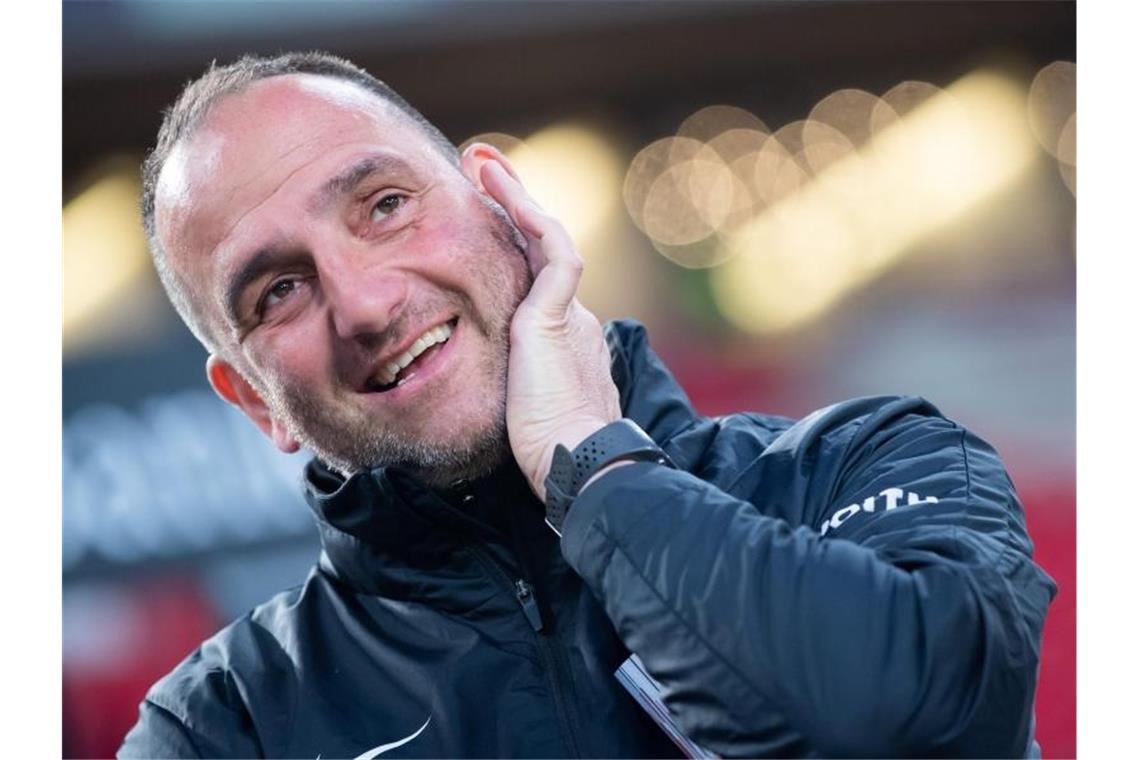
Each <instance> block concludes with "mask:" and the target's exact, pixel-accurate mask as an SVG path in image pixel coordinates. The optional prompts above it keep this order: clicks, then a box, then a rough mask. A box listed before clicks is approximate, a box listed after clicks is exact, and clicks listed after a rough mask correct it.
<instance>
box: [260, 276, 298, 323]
mask: <svg viewBox="0 0 1140 760" xmlns="http://www.w3.org/2000/svg"><path fill="white" fill-rule="evenodd" d="M297 285H298V281H297V280H296V279H282V280H278V281H277V282H275V283H273V284H272V285H271V286H270V287H269V290H267V291H265V295H264V296H262V298H261V302H260V303H258V304H257V313H258V316H261V315H264V314H265V313H266V312H268V311H269V310H271V309H273V308H274V307H276V306H278V305H279V304H280V303H281V302H282V301H284V300H286V299H287V298H289V296H291V295H292V294H293V291H295V290H296V289H297Z"/></svg>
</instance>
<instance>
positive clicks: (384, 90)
mask: <svg viewBox="0 0 1140 760" xmlns="http://www.w3.org/2000/svg"><path fill="white" fill-rule="evenodd" d="M287 74H316V75H319V76H326V77H331V78H333V79H341V80H345V81H348V82H353V83H355V84H357V85H359V86H361V87H363V88H364V89H365V90H367V91H368V92H371V93H373V94H375V95H376V96H378V97H379V98H380V99H381V100H383V101H385V102H387V103H389V104H391V105H393V106H395V107H396V108H397V109H398V110H399V111H400V112H401V113H403V114H404V115H405V116H407V117H409V118H410V119H411V120H412V122H413V123H414V124H415V125H416V126H418V127H419V128H420V129H421V130H422V131H423V132H424V134H426V135H427V137H428V138H429V139H430V140H431V142H432V144H434V145H435V146H436V147H437V148H439V150H440V152H441V153H442V154H443V155H444V157H445V158H447V159H448V161H450V162H451V163H453V164H455V165H456V166H458V164H459V151H458V150H457V149H456V147H455V145H454V144H452V142H451V141H450V140H448V139H447V137H446V136H444V134H443V133H442V132H440V131H439V129H438V128H437V127H436V126H435V125H434V124H432V123H431V122H430V121H428V120H427V119H426V118H424V116H423V114H421V113H420V112H419V111H417V110H416V109H415V108H413V107H412V106H411V105H410V104H409V103H408V101H406V100H404V99H403V98H402V97H401V96H400V94H399V93H397V92H396V91H395V90H393V89H392V88H391V87H389V86H388V85H386V84H384V83H383V82H381V81H380V80H379V79H377V78H376V77H374V76H372V75H371V74H369V73H368V72H367V71H365V70H364V69H362V68H360V67H359V66H357V65H355V64H354V63H351V62H350V61H347V60H345V59H344V58H338V57H337V56H334V55H330V54H328V53H323V52H319V51H313V52H306V53H284V54H282V55H278V56H275V57H272V58H269V57H263V56H252V55H247V56H243V57H242V58H241V59H239V60H237V61H235V62H233V63H230V64H227V65H225V66H219V65H218V64H217V62H216V61H215V62H213V63H211V64H210V68H209V69H207V70H206V73H204V74H203V75H202V76H200V77H198V78H197V79H195V80H193V81H191V82H190V83H188V84H187V85H186V87H185V88H184V89H183V90H182V94H181V95H179V97H178V100H176V101H175V102H174V105H172V106H171V107H170V108H168V109H167V110H166V111H165V113H164V114H163V119H162V126H161V127H160V128H159V130H158V140H157V143H156V144H155V147H154V149H153V150H152V151H151V152H150V153H149V154H148V155H147V157H146V159H145V160H144V161H143V165H142V199H141V206H142V219H143V229H144V230H145V231H146V237H147V241H148V242H149V245H150V254H151V258H152V259H153V260H154V268H155V269H156V270H158V277H159V280H161V281H162V285H163V287H164V288H165V289H166V294H167V295H168V296H169V297H170V301H171V303H172V304H174V308H175V310H176V311H177V312H178V314H179V315H180V316H181V317H182V319H183V321H184V322H185V323H186V326H187V327H189V328H190V331H191V332H192V333H194V336H195V337H196V338H198V340H199V341H200V342H201V343H202V345H204V346H205V347H206V348H207V350H209V351H210V352H211V353H217V350H218V344H217V340H216V339H215V337H214V336H213V335H212V334H211V331H210V329H209V327H208V325H207V324H206V321H205V319H204V315H203V314H202V313H201V312H200V310H199V305H198V302H197V301H196V300H195V299H194V298H193V296H192V294H191V292H190V288H189V287H188V285H187V283H186V282H185V281H184V280H183V278H182V277H181V276H180V275H179V274H178V272H176V271H175V269H174V267H173V266H171V264H170V261H169V259H168V257H167V255H166V251H165V250H163V247H162V243H161V242H160V241H159V239H158V235H157V234H156V230H155V191H156V187H157V185H158V177H159V174H161V172H162V167H163V165H164V164H165V163H166V160H167V159H168V158H169V157H170V154H171V152H172V151H173V150H174V148H175V146H176V145H178V143H179V142H180V141H181V140H183V139H184V138H185V137H187V136H188V135H189V134H190V133H191V132H193V131H194V129H195V128H196V127H197V126H198V124H199V123H201V121H202V119H203V118H205V116H206V114H207V113H209V111H210V109H211V107H213V105H214V104H215V103H217V102H218V101H219V100H221V99H222V98H224V97H226V96H228V95H234V94H237V93H239V92H241V91H242V90H244V89H245V88H247V87H248V86H249V85H251V84H252V83H254V82H257V81H259V80H261V79H269V78H270V77H276V76H284V75H287Z"/></svg>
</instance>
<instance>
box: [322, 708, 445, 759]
mask: <svg viewBox="0 0 1140 760" xmlns="http://www.w3.org/2000/svg"><path fill="white" fill-rule="evenodd" d="M428 723H431V716H430V715H428V718H427V720H425V721H424V724H423V725H422V726H420V727H419V729H417V730H416V731H415V732H414V733H412V734H411V735H409V736H405V737H404V738H403V739H397V740H396V741H394V742H388V743H387V744H381V745H380V746H378V747H373V748H372V749H366V750H364V751H363V752H361V753H360V754H359V755H357V756H356V758H355V760H372V758H374V757H376V756H377V755H382V754H384V753H385V752H387V751H388V750H392V749H396V747H402V746H404V745H405V744H407V743H408V742H410V741H411V740H412V739H415V738H416V737H417V736H419V735H420V734H422V733H423V732H424V729H425V728H427V727H428ZM320 758H321V756H320V755H317V760H320Z"/></svg>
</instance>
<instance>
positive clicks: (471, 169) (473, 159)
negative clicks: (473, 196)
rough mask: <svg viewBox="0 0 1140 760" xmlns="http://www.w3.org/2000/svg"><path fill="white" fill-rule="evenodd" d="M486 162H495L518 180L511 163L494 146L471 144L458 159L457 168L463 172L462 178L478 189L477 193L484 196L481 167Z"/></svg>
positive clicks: (480, 143) (479, 143)
mask: <svg viewBox="0 0 1140 760" xmlns="http://www.w3.org/2000/svg"><path fill="white" fill-rule="evenodd" d="M488 161H495V162H497V163H498V164H499V165H501V166H502V167H503V168H504V169H506V170H507V173H508V174H510V175H511V176H512V177H514V178H515V179H517V180H519V182H522V180H521V179H519V175H518V174H517V173H516V172H515V167H513V166H511V162H510V161H509V160H507V157H506V156H504V155H503V154H502V153H501V152H500V151H499V149H498V148H496V147H495V146H494V145H488V144H487V143H482V142H473V143H471V144H470V145H468V146H467V149H466V150H464V151H463V155H462V156H460V157H459V168H460V170H461V171H462V172H463V176H465V177H467V179H468V180H470V182H471V184H473V185H475V187H477V188H479V192H481V193H484V194H486V192H487V188H485V187H483V176H482V172H483V166H484V164H486V163H487V162H488Z"/></svg>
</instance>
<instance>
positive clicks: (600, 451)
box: [543, 419, 676, 536]
mask: <svg viewBox="0 0 1140 760" xmlns="http://www.w3.org/2000/svg"><path fill="white" fill-rule="evenodd" d="M618 461H624V462H657V463H658V464H664V465H668V466H669V467H676V465H675V464H673V460H671V459H670V458H669V455H668V454H666V453H665V452H664V451H662V450H661V448H660V447H659V446H658V445H657V444H656V443H655V442H654V441H653V439H652V438H650V437H649V436H648V435H647V434H646V432H645V431H644V430H642V429H641V428H640V427H638V425H637V423H636V422H634V421H632V420H627V419H620V420H617V421H616V422H611V423H610V424H608V425H606V426H605V427H603V428H602V429H601V430H599V431H598V432H596V433H594V434H593V435H591V436H589V437H587V438H586V440H584V441H582V442H581V443H579V444H578V445H577V446H575V447H574V451H573V452H571V451H570V450H569V449H568V448H566V447H565V446H563V445H562V444H558V445H557V446H555V447H554V458H553V459H552V460H551V463H550V472H549V473H548V474H547V476H546V480H545V481H543V484H544V485H545V486H546V524H547V525H549V526H550V527H551V529H552V530H553V531H554V532H555V533H557V534H558V535H559V536H561V535H562V522H563V520H565V519H566V513H567V512H568V511H569V510H570V505H571V504H573V503H574V499H575V498H576V497H577V496H578V491H579V490H580V489H581V488H582V485H583V484H584V483H585V482H586V481H587V480H589V479H590V478H591V477H593V475H594V474H595V473H597V472H598V471H599V470H601V469H602V468H603V467H606V466H607V465H610V464H613V463H614V462H618Z"/></svg>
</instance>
